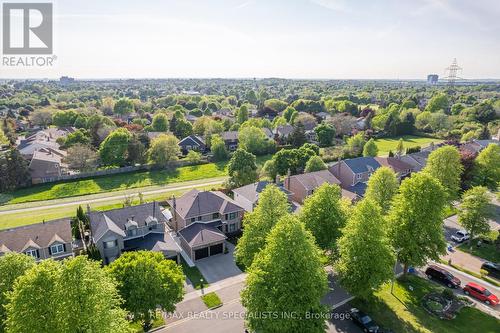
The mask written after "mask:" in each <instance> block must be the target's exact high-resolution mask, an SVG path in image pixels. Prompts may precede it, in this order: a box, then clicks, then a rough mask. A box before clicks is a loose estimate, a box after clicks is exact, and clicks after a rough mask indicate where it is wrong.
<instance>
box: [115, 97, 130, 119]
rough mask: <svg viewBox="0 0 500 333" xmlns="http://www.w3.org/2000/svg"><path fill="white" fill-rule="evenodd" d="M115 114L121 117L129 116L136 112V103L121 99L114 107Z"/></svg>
mask: <svg viewBox="0 0 500 333" xmlns="http://www.w3.org/2000/svg"><path fill="white" fill-rule="evenodd" d="M113 112H114V113H115V114H119V115H127V114H130V113H132V112H134V103H133V102H132V101H131V100H130V99H128V98H120V99H119V100H118V102H116V103H115V105H114V107H113Z"/></svg>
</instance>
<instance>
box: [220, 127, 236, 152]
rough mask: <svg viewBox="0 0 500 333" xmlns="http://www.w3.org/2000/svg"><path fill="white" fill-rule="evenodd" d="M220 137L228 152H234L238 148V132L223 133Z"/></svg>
mask: <svg viewBox="0 0 500 333" xmlns="http://www.w3.org/2000/svg"><path fill="white" fill-rule="evenodd" d="M220 136H221V138H222V140H224V144H225V145H226V149H227V150H228V151H235V150H236V149H237V148H238V142H239V141H238V131H225V132H222V133H221V134H220Z"/></svg>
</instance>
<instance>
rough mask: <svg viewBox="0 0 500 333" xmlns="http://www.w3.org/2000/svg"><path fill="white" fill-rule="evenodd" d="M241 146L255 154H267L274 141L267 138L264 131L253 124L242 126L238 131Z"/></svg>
mask: <svg viewBox="0 0 500 333" xmlns="http://www.w3.org/2000/svg"><path fill="white" fill-rule="evenodd" d="M238 142H239V146H240V147H241V148H242V149H245V150H246V151H248V152H249V153H252V154H254V155H264V154H267V153H268V152H269V151H270V149H271V147H272V143H271V142H270V141H269V139H268V138H267V136H266V134H265V133H264V131H263V130H262V129H260V128H257V127H253V126H246V127H244V128H241V129H240V131H239V133H238Z"/></svg>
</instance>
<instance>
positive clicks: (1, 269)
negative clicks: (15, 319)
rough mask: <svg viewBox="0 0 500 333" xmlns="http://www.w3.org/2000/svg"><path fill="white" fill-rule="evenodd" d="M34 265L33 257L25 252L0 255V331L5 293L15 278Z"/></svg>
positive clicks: (2, 330)
mask: <svg viewBox="0 0 500 333" xmlns="http://www.w3.org/2000/svg"><path fill="white" fill-rule="evenodd" d="M34 265H35V260H34V258H33V257H30V256H27V255H25V254H21V253H15V252H11V253H7V254H5V255H3V256H0V332H4V323H5V319H6V313H5V306H6V305H7V304H8V299H7V295H8V294H7V293H8V292H11V291H12V288H13V287H14V282H15V281H16V279H17V278H18V277H20V276H22V275H24V273H25V272H26V271H27V270H28V269H30V268H31V267H33V266H34Z"/></svg>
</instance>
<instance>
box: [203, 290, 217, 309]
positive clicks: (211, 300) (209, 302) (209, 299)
mask: <svg viewBox="0 0 500 333" xmlns="http://www.w3.org/2000/svg"><path fill="white" fill-rule="evenodd" d="M201 299H202V301H203V303H205V305H206V306H207V308H209V309H212V308H215V307H216V306H219V305H222V301H221V300H220V298H219V296H218V295H217V294H216V293H208V294H206V295H203V296H201Z"/></svg>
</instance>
